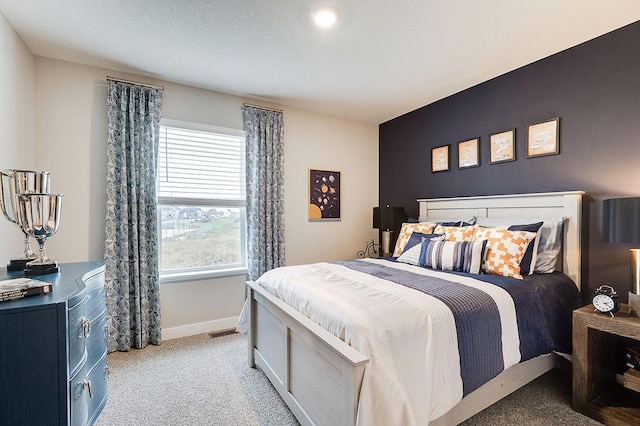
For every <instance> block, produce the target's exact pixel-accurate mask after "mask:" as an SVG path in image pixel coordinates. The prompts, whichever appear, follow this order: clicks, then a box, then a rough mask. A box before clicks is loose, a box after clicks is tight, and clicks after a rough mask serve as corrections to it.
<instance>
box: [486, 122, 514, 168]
mask: <svg viewBox="0 0 640 426" xmlns="http://www.w3.org/2000/svg"><path fill="white" fill-rule="evenodd" d="M509 161H516V129H509V130H505V131H502V132H498V133H493V134H491V135H490V136H489V164H499V163H507V162H509Z"/></svg>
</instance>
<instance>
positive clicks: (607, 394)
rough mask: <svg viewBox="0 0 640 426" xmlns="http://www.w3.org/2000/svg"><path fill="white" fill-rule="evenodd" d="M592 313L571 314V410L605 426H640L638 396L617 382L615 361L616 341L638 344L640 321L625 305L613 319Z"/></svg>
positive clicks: (584, 310)
mask: <svg viewBox="0 0 640 426" xmlns="http://www.w3.org/2000/svg"><path fill="white" fill-rule="evenodd" d="M593 309H594V308H593V305H588V306H584V307H582V308H580V309H576V310H575V311H573V408H574V410H576V411H579V412H580V413H582V414H585V415H587V416H589V417H591V418H593V419H595V420H598V421H600V422H602V423H604V424H607V425H637V424H640V392H636V391H634V390H631V389H627V388H626V387H624V386H623V385H622V384H618V383H617V382H616V359H615V357H616V353H615V352H616V351H615V348H616V341H617V339H621V338H629V339H633V340H637V341H639V344H640V318H637V317H632V316H630V315H629V307H628V305H626V304H622V306H621V308H620V310H619V311H618V312H617V313H616V315H615V317H614V318H612V317H611V316H610V315H607V314H601V313H597V312H594V311H593ZM630 373H633V371H631V372H630ZM625 374H627V373H625ZM630 378H631V379H633V377H630ZM626 381H627V380H625V382H626Z"/></svg>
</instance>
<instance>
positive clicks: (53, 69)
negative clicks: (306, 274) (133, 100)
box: [0, 57, 378, 338]
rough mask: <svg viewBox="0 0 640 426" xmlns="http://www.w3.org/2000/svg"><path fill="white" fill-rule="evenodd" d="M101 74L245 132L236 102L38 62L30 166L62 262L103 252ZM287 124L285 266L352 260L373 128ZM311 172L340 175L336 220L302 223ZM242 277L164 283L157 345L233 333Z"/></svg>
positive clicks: (370, 185)
mask: <svg viewBox="0 0 640 426" xmlns="http://www.w3.org/2000/svg"><path fill="white" fill-rule="evenodd" d="M107 75H109V76H113V77H119V78H126V79H130V80H135V81H141V82H145V83H153V84H161V85H164V86H165V94H164V101H163V111H162V115H163V117H164V118H169V119H175V120H183V121H192V122H197V123H203V124H210V125H215V126H221V127H228V128H237V129H242V111H241V107H242V104H243V102H244V101H245V99H243V98H240V97H237V96H232V95H227V94H222V93H217V92H212V91H207V90H202V89H197V88H193V87H188V86H183V85H178V84H173V83H169V82H163V81H157V80H152V79H146V78H143V77H138V76H134V75H126V74H123V73H118V72H116V71H112V70H105V69H100V68H93V67H88V66H84V65H79V64H73V63H69V62H63V61H58V60H52V59H47V58H42V57H36V58H35V81H36V85H35V88H36V101H35V105H36V108H35V109H36V117H37V119H36V123H35V124H36V125H35V128H36V141H37V146H38V158H37V167H39V168H41V169H44V170H48V171H50V172H51V179H52V191H56V192H62V193H64V194H65V198H64V202H63V213H62V225H61V227H60V230H59V231H58V233H57V234H56V235H55V236H54V237H53V238H51V240H50V242H49V243H48V244H47V247H48V254H49V255H50V257H52V258H54V259H56V260H59V261H61V262H73V261H85V260H95V259H101V258H102V256H103V252H104V249H103V245H104V205H105V180H106V166H105V164H106V138H107V129H106V122H107V119H106V95H107V87H106V76H107ZM0 102H3V101H1V100H0ZM254 103H255V102H254ZM284 123H285V124H284V126H285V129H284V135H285V136H284V138H285V160H284V161H285V250H286V261H287V264H298V263H303V262H313V261H324V260H333V259H340V258H352V257H355V255H356V252H357V250H359V249H360V248H363V247H364V242H365V241H366V240H368V239H371V238H374V237H375V231H374V230H373V229H372V228H371V208H372V207H373V206H376V205H377V198H378V128H377V125H373V124H368V123H361V122H357V121H353V120H346V119H342V118H336V117H332V116H327V115H322V114H316V113H313V112H309V111H303V110H299V109H294V108H287V107H284ZM309 168H318V169H328V170H339V171H341V172H342V175H341V179H342V188H341V191H342V200H341V201H342V208H341V212H342V220H341V221H340V222H321V223H318V222H309V221H308V220H307V211H308V201H307V197H308V187H307V186H308V176H307V175H308V169H309ZM14 250H15V249H14ZM244 279H245V277H244V276H236V277H227V278H220V279H215V280H200V281H194V282H188V283H184V282H183V283H171V284H169V283H167V284H162V286H161V300H162V324H163V330H164V337H165V338H170V337H175V336H179V335H186V334H190V333H193V332H204V331H209V330H216V329H224V328H229V327H233V326H234V325H235V319H236V317H237V315H238V314H239V312H240V309H241V307H242V303H243V300H244Z"/></svg>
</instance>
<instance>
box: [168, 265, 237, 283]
mask: <svg viewBox="0 0 640 426" xmlns="http://www.w3.org/2000/svg"><path fill="white" fill-rule="evenodd" d="M239 275H245V276H246V275H247V268H230V269H217V270H208V271H196V272H176V273H172V274H164V275H161V276H160V284H173V283H180V282H185V281H198V280H206V279H212V278H213V279H215V278H223V277H233V276H239Z"/></svg>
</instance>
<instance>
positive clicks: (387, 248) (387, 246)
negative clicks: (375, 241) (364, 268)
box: [380, 230, 393, 257]
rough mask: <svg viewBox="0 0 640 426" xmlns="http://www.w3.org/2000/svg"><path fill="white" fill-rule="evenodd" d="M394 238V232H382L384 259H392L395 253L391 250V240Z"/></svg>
mask: <svg viewBox="0 0 640 426" xmlns="http://www.w3.org/2000/svg"><path fill="white" fill-rule="evenodd" d="M392 238H393V231H389V230H386V231H382V244H381V245H382V248H381V249H380V251H381V252H382V256H383V257H390V256H391V255H392V254H393V252H392V249H391V239H392Z"/></svg>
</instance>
